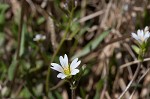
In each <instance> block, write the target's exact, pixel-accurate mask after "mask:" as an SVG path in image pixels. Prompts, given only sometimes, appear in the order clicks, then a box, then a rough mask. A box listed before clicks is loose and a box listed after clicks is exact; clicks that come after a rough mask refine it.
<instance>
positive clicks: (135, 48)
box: [131, 45, 140, 54]
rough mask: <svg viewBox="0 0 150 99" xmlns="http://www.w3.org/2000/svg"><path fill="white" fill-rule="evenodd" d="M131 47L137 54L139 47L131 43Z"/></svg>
mask: <svg viewBox="0 0 150 99" xmlns="http://www.w3.org/2000/svg"><path fill="white" fill-rule="evenodd" d="M131 47H132V49H133V50H134V51H135V52H136V53H137V54H140V48H139V47H137V46H136V45H132V46H131Z"/></svg>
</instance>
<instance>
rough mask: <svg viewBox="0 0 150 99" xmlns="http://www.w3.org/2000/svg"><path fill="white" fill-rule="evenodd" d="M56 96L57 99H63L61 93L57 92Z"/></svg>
mask: <svg viewBox="0 0 150 99" xmlns="http://www.w3.org/2000/svg"><path fill="white" fill-rule="evenodd" d="M55 94H56V97H57V98H56V99H62V96H61V94H60V93H59V92H57V91H55Z"/></svg>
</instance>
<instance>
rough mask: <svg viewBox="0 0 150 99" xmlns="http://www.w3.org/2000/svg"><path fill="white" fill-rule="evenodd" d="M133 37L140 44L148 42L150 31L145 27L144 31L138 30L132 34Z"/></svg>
mask: <svg viewBox="0 0 150 99" xmlns="http://www.w3.org/2000/svg"><path fill="white" fill-rule="evenodd" d="M132 37H133V38H134V39H136V40H137V41H138V42H139V43H140V44H141V43H143V42H146V41H147V39H148V38H149V37H150V32H149V31H148V27H145V29H144V30H137V34H136V33H132Z"/></svg>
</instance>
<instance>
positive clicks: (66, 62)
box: [64, 54, 68, 66]
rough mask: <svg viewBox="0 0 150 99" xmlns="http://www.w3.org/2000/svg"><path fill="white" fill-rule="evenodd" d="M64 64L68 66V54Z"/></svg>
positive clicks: (65, 56)
mask: <svg viewBox="0 0 150 99" xmlns="http://www.w3.org/2000/svg"><path fill="white" fill-rule="evenodd" d="M64 64H65V66H68V56H67V55H66V54H65V55H64Z"/></svg>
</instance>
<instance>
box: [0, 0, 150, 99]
mask: <svg viewBox="0 0 150 99" xmlns="http://www.w3.org/2000/svg"><path fill="white" fill-rule="evenodd" d="M145 26H149V27H150V1H149V0H0V99H70V98H71V91H70V88H69V84H68V83H65V82H64V81H63V80H61V79H58V78H57V74H58V72H56V71H54V70H50V63H51V62H56V63H59V56H60V55H64V54H67V55H68V56H69V60H70V61H72V59H74V58H75V57H78V58H79V59H80V60H81V61H82V62H81V65H80V67H79V68H81V67H82V66H83V65H85V72H84V74H83V75H82V78H81V80H80V83H79V85H78V87H77V89H76V96H77V99H116V98H118V96H119V95H120V94H121V93H122V92H123V91H124V89H125V88H126V86H127V84H128V83H129V82H130V80H131V79H132V77H133V74H134V72H135V70H136V67H137V62H136V63H133V64H128V63H130V62H132V61H136V60H137V54H136V53H135V52H134V51H133V49H132V45H134V44H136V42H135V41H134V40H133V39H132V38H131V33H132V32H136V31H137V29H144V28H145ZM37 34H42V35H44V36H45V37H46V38H45V39H43V40H37V41H34V40H33V39H34V38H35V36H36V35H37ZM149 56H150V53H149V50H148V53H147V54H146V55H145V59H147V60H146V61H145V62H143V64H142V67H141V70H140V72H139V75H138V77H137V79H136V80H135V82H134V83H133V85H132V86H131V88H129V90H128V91H127V92H126V94H125V95H124V97H123V99H129V97H130V96H131V94H132V92H133V91H134V88H135V87H136V91H135V93H134V95H133V99H150V72H149V65H150V63H149V62H148V61H149V60H150V59H149V58H148V57H149ZM143 74H145V75H144V77H143V79H142V80H140V82H139V83H137V82H138V80H139V79H140V78H141V76H142V75H143Z"/></svg>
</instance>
